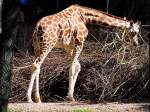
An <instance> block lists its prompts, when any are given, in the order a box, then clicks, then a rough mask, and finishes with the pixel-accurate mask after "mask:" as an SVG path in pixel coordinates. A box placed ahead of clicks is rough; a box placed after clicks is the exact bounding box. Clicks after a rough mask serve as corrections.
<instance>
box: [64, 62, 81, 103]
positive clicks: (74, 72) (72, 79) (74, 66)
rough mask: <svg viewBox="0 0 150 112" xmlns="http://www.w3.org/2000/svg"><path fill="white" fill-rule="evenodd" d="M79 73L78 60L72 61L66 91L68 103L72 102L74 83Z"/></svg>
mask: <svg viewBox="0 0 150 112" xmlns="http://www.w3.org/2000/svg"><path fill="white" fill-rule="evenodd" d="M80 71H81V65H80V63H79V61H78V60H76V61H74V62H73V64H72V66H71V67H70V70H69V89H68V97H67V99H68V100H69V101H72V102H74V101H75V99H74V97H73V93H74V87H75V83H76V80H77V77H78V74H79V72H80Z"/></svg>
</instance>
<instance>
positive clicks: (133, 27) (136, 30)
mask: <svg viewBox="0 0 150 112" xmlns="http://www.w3.org/2000/svg"><path fill="white" fill-rule="evenodd" d="M130 26H131V29H130V32H134V33H136V34H138V33H139V31H140V26H141V22H139V21H137V22H136V23H133V21H131V22H130Z"/></svg>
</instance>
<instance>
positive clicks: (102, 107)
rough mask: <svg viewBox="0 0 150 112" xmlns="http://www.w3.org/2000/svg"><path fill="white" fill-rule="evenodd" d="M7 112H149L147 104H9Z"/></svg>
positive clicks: (149, 106) (149, 107) (149, 105)
mask: <svg viewBox="0 0 150 112" xmlns="http://www.w3.org/2000/svg"><path fill="white" fill-rule="evenodd" d="M8 108H9V112H150V111H149V109H150V104H149V103H127V104H125V103H117V102H114V103H106V104H103V103H99V104H85V103H40V104H36V103H10V104H9V106H8Z"/></svg>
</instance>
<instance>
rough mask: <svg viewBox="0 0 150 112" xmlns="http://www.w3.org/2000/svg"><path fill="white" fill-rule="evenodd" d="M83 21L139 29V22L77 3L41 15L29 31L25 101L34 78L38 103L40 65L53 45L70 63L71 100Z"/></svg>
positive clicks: (68, 97)
mask: <svg viewBox="0 0 150 112" xmlns="http://www.w3.org/2000/svg"><path fill="white" fill-rule="evenodd" d="M86 24H98V25H99V24H106V25H108V26H112V27H118V28H127V29H129V31H130V32H134V33H135V35H137V34H138V32H139V27H140V25H139V23H132V22H130V21H128V20H124V19H122V18H120V17H116V16H113V15H110V14H107V13H105V12H102V11H99V10H96V9H92V8H88V7H84V6H79V5H76V4H75V5H71V6H69V7H68V8H66V9H64V10H63V11H61V12H58V13H56V14H53V15H49V16H46V17H43V18H41V19H40V20H39V22H37V25H36V27H35V30H34V33H33V47H34V50H35V56H36V60H35V61H34V63H33V64H32V67H31V69H32V70H31V72H32V74H31V80H30V83H29V87H28V91H27V101H28V102H33V101H32V99H31V93H32V88H33V84H34V81H35V83H36V88H35V90H36V91H35V92H36V93H35V102H37V103H40V102H41V99H40V93H39V74H40V67H41V64H42V63H43V62H44V60H45V58H46V57H47V55H48V54H49V52H50V51H51V50H52V49H53V48H64V49H65V51H66V52H67V54H68V56H69V58H70V60H71V63H69V64H71V65H70V69H69V87H68V93H67V100H69V101H70V102H72V101H73V102H74V101H75V99H74V96H73V94H74V87H75V83H76V80H77V76H78V74H79V72H80V71H81V65H80V63H79V61H78V57H79V55H80V53H81V51H82V49H83V44H84V41H85V39H86V37H87V35H88V29H87V27H86Z"/></svg>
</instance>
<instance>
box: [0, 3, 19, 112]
mask: <svg viewBox="0 0 150 112" xmlns="http://www.w3.org/2000/svg"><path fill="white" fill-rule="evenodd" d="M1 3H2V2H1ZM17 6H18V3H17V0H4V1H3V4H2V33H1V34H0V39H1V40H0V112H6V111H7V104H8V98H9V94H10V82H11V81H10V79H11V65H10V64H11V58H12V56H13V43H14V40H15V36H16V31H17V17H18V11H16V10H17Z"/></svg>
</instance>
